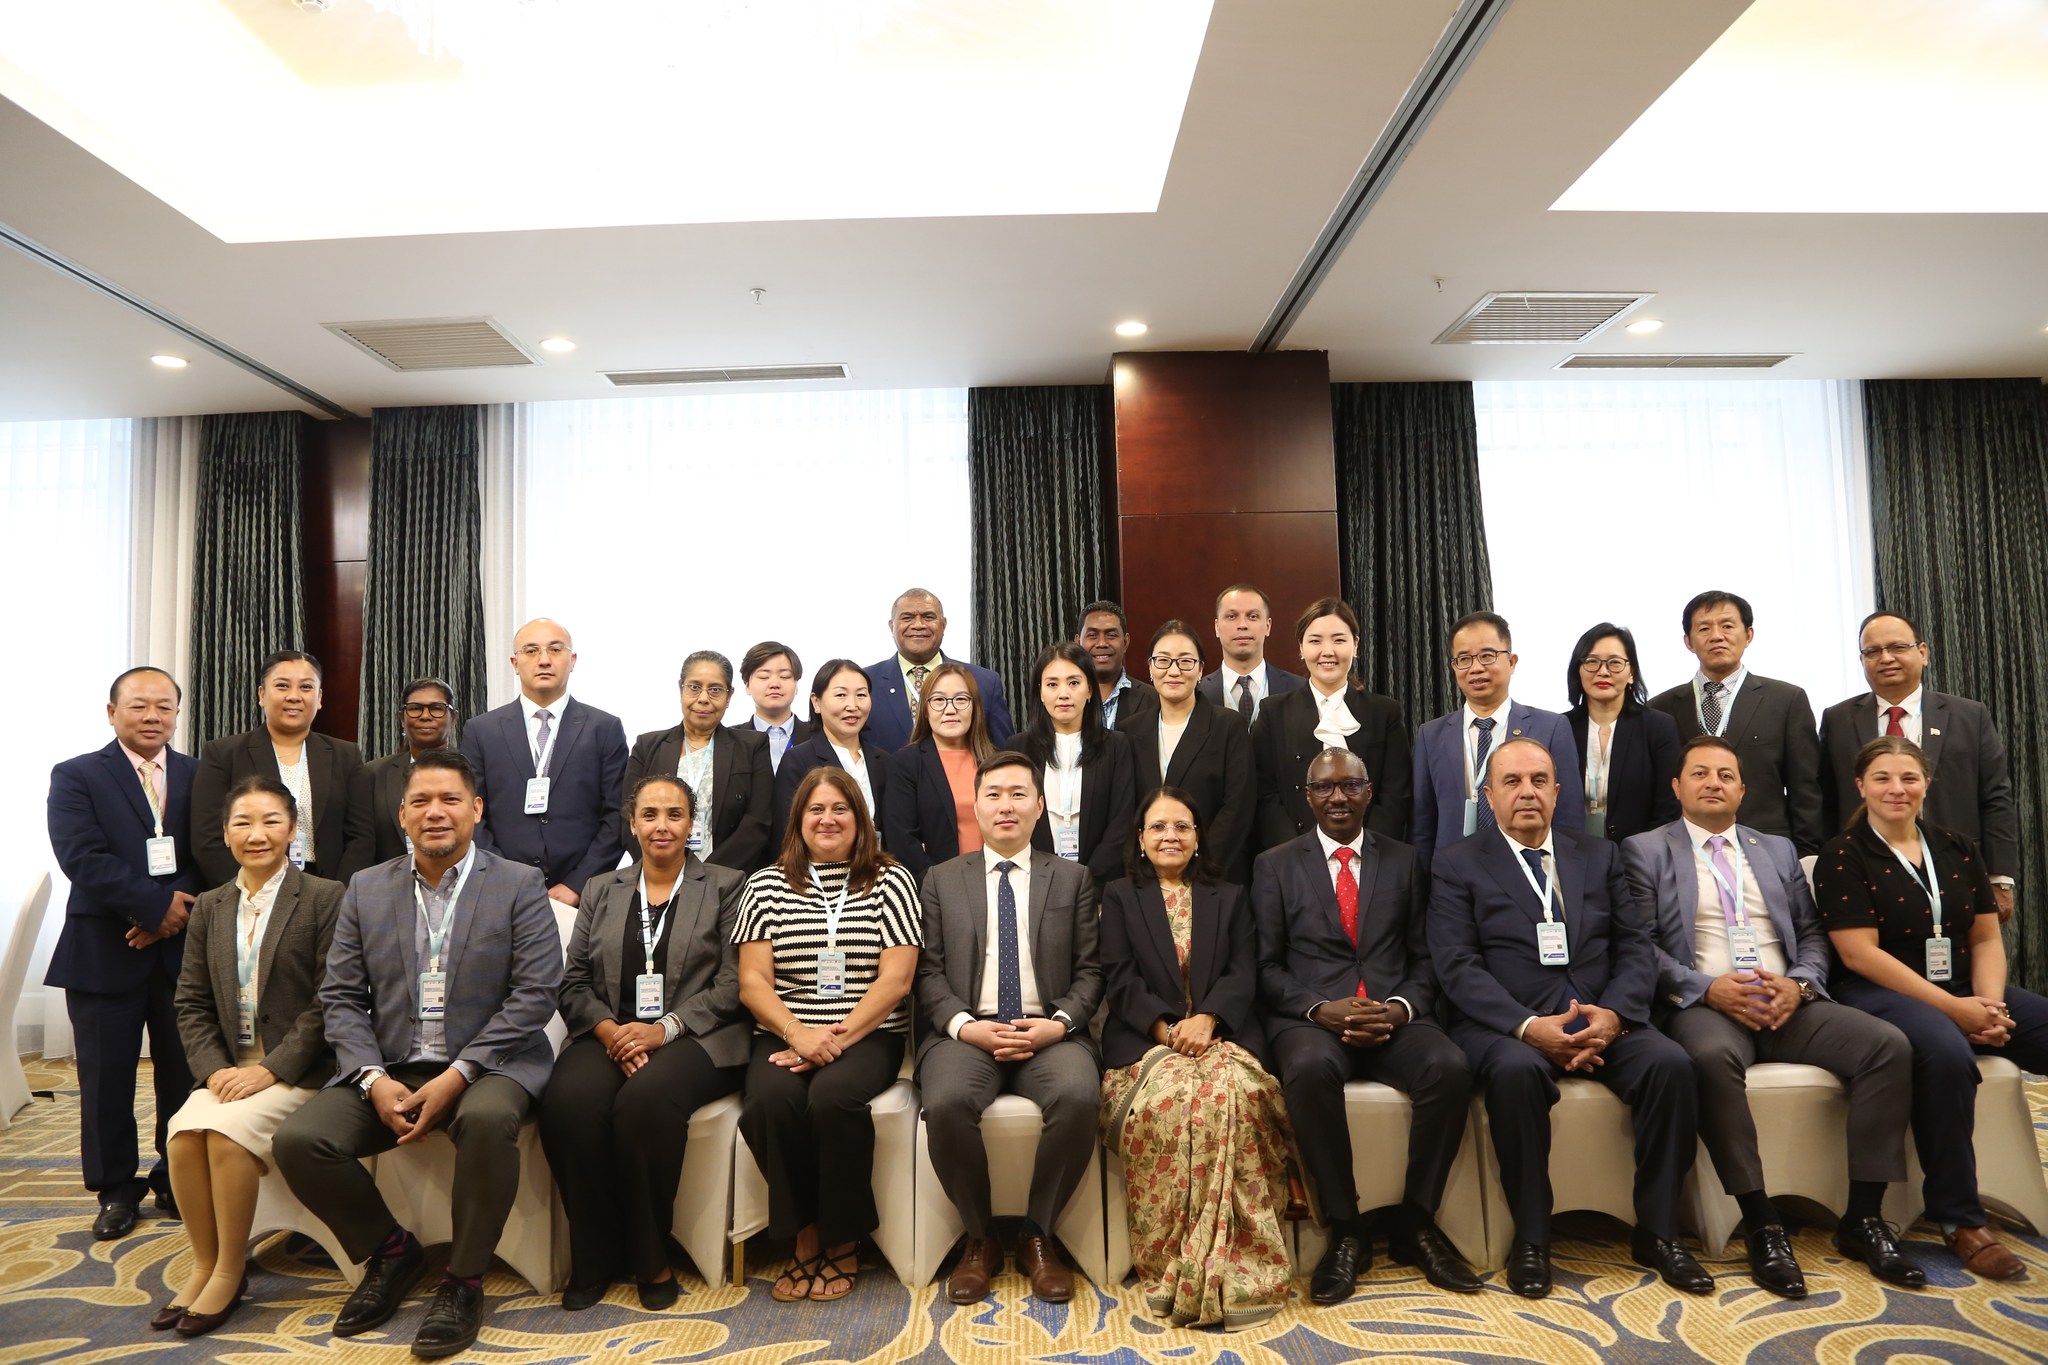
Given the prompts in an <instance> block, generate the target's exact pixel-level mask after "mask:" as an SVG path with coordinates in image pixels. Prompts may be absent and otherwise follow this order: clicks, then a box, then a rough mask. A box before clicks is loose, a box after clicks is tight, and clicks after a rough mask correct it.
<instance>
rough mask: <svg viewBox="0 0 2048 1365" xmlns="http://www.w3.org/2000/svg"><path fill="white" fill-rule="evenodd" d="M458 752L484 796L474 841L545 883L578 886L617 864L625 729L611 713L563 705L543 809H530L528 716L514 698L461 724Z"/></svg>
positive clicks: (575, 703)
mask: <svg viewBox="0 0 2048 1365" xmlns="http://www.w3.org/2000/svg"><path fill="white" fill-rule="evenodd" d="M462 756H463V757H464V758H467V759H468V760H469V761H470V762H471V763H472V764H474V765H475V767H476V776H477V793H478V794H479V795H480V796H482V797H483V799H484V818H483V823H482V824H480V825H478V826H477V830H476V841H477V843H478V844H479V845H481V846H482V847H484V848H487V849H489V850H490V851H491V852H493V853H495V854H497V855H498V856H499V857H501V858H509V859H510V860H512V861H513V862H515V863H525V864H526V865H527V866H529V867H537V868H539V869H540V873H541V878H542V880H543V881H544V882H545V883H546V884H547V885H548V886H558V885H563V884H566V885H568V886H571V887H574V888H577V889H579V890H580V889H581V888H582V886H583V884H584V883H585V882H587V881H589V880H590V879H591V878H592V877H595V876H597V875H598V874H599V873H600V872H610V871H611V870H612V869H614V868H616V867H617V866H618V865H619V855H620V854H622V853H623V852H624V851H625V843H624V839H623V834H622V831H621V829H620V815H619V808H620V806H621V805H622V804H623V803H624V801H625V783H626V727H625V726H624V725H621V724H620V723H619V718H618V717H617V716H615V715H613V714H612V713H611V712H609V711H600V710H598V709H597V708H596V707H595V706H590V705H588V704H586V703H584V702H580V701H577V700H576V699H575V698H574V697H571V698H570V699H569V703H568V705H567V707H566V708H564V710H563V712H562V715H561V717H560V725H559V728H557V729H556V731H555V733H554V748H553V750H552V751H551V752H550V753H549V755H548V813H547V814H546V815H528V814H526V813H525V810H526V783H527V780H528V779H529V778H531V777H533V776H534V770H533V746H532V744H531V743H530V741H529V738H528V732H527V729H526V714H525V712H523V711H522V710H520V707H519V703H518V702H516V701H513V702H507V703H506V704H505V705H503V706H500V707H498V708H496V709H495V710H491V711H486V712H484V714H482V715H481V716H478V717H476V718H475V719H474V720H472V721H470V722H469V723H468V724H467V725H465V726H463V727H462Z"/></svg>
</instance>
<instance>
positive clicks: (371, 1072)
mask: <svg viewBox="0 0 2048 1365" xmlns="http://www.w3.org/2000/svg"><path fill="white" fill-rule="evenodd" d="M383 1079H384V1071H383V1069H382V1068H381V1067H374V1066H366V1067H364V1068H363V1074H362V1075H360V1076H358V1077H356V1089H358V1090H360V1091H362V1093H363V1098H364V1099H368V1098H370V1091H371V1090H372V1089H374V1088H375V1087H376V1084H377V1082H379V1081H381V1080H383Z"/></svg>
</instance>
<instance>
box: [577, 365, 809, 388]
mask: <svg viewBox="0 0 2048 1365" xmlns="http://www.w3.org/2000/svg"><path fill="white" fill-rule="evenodd" d="M604 377H605V378H606V379H609V380H611V381H612V383H613V384H615V385H617V386H618V387H619V388H622V389H631V388H640V387H642V386H644V385H648V384H766V383H772V382H775V381H787V380H791V379H844V378H846V367H845V366H844V365H727V366H725V367H723V368H721V369H697V370H607V371H605V374H604Z"/></svg>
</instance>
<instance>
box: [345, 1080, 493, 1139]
mask: <svg viewBox="0 0 2048 1365" xmlns="http://www.w3.org/2000/svg"><path fill="white" fill-rule="evenodd" d="M467 1089H469V1080H468V1078H467V1077H465V1076H464V1075H463V1074H462V1072H461V1071H460V1070H458V1069H457V1068H455V1067H452V1066H451V1067H449V1068H448V1069H447V1070H445V1071H443V1072H442V1073H441V1074H440V1075H438V1076H436V1077H434V1079H433V1080H431V1081H428V1082H427V1083H426V1084H425V1085H423V1086H421V1087H420V1088H419V1089H417V1090H414V1089H412V1088H411V1087H409V1086H407V1085H406V1084H405V1082H403V1081H398V1080H393V1079H392V1078H391V1077H390V1076H389V1075H384V1076H379V1077H378V1078H377V1080H376V1082H375V1083H374V1084H373V1085H371V1087H370V1107H371V1108H373V1109H375V1110H376V1111H377V1117H378V1118H380V1119H382V1120H383V1121H384V1126H385V1127H386V1128H389V1129H390V1130H391V1131H392V1132H394V1133H396V1134H398V1141H399V1144H400V1145H401V1146H403V1145H404V1144H406V1143H409V1142H418V1141H419V1140H420V1139H422V1138H424V1137H426V1136H427V1135H428V1134H429V1133H431V1132H433V1131H434V1129H435V1128H436V1127H437V1126H439V1124H440V1122H441V1120H442V1119H444V1118H446V1117H448V1112H449V1111H450V1110H451V1109H453V1108H454V1107H455V1102H456V1101H457V1100H458V1099H461V1098H462V1092H463V1091H465V1090H467Z"/></svg>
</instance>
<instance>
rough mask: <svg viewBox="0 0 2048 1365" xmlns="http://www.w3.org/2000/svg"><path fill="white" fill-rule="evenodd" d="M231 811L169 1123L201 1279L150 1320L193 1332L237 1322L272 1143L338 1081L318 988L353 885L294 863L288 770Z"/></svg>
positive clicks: (253, 783)
mask: <svg viewBox="0 0 2048 1365" xmlns="http://www.w3.org/2000/svg"><path fill="white" fill-rule="evenodd" d="M223 810H224V812H225V815H224V818H223V821H222V836H223V839H224V842H225V844H226V846H227V849H228V851H229V852H230V853H231V854H233V855H234V859H235V862H236V864H237V865H238V866H239V868H240V871H239V872H237V873H236V875H235V879H234V880H233V881H231V882H229V883H227V884H226V885H225V886H218V887H215V888H214V889H213V890H211V891H208V892H206V893H204V894H203V895H201V896H200V897H199V899H198V901H197V902H196V903H195V904H194V905H193V907H192V919H191V922H190V923H189V924H188V925H187V926H186V939H187V941H186V944H185V966H184V969H183V971H182V972H181V973H180V974H179V977H178V992H177V997H176V1000H177V1009H178V1036H179V1038H180V1039H182V1040H183V1042H184V1044H185V1058H186V1060H187V1061H188V1062H190V1063H191V1067H192V1076H193V1079H194V1082H195V1084H194V1088H193V1091H192V1095H191V1097H190V1098H189V1099H187V1100H186V1101H185V1104H184V1106H183V1107H182V1108H180V1109H179V1110H178V1112H177V1115H176V1116H175V1117H174V1118H172V1119H171V1122H170V1126H169V1135H170V1141H169V1156H170V1167H171V1190H172V1192H173V1193H174V1194H175V1195H176V1196H177V1199H178V1208H179V1211H180V1212H181V1213H182V1215H183V1217H184V1223H185V1236H186V1237H187V1238H188V1239H189V1240H190V1241H191V1243H192V1274H191V1276H190V1278H188V1279H187V1280H186V1282H185V1287H184V1290H183V1292H181V1293H179V1294H178V1295H177V1297H176V1299H175V1300H174V1301H173V1302H172V1303H171V1304H170V1305H169V1306H168V1307H166V1308H164V1309H162V1310H161V1311H160V1312H158V1313H157V1314H156V1316H154V1317H153V1318H151V1319H150V1322H149V1325H150V1326H151V1327H154V1328H156V1329H157V1330H158V1331H167V1330H169V1329H171V1328H176V1329H177V1331H178V1333H179V1334H180V1335H181V1336H188V1337H194V1336H199V1335H202V1334H203V1333H206V1332H210V1331H212V1330H213V1329H214V1328H216V1327H218V1326H220V1325H221V1324H222V1323H223V1322H226V1321H227V1320H228V1318H229V1316H230V1315H232V1314H233V1313H234V1311H235V1309H236V1307H238V1306H239V1305H240V1304H241V1302H242V1296H243V1295H244V1294H246V1293H247V1292H248V1289H249V1276H248V1266H247V1263H248V1249H249V1227H250V1224H251V1223H252V1222H253V1221H254V1219H255V1215H256V1182H257V1181H258V1180H259V1179H260V1178H261V1177H262V1175H263V1173H264V1172H265V1171H266V1170H268V1169H269V1166H270V1139H271V1137H272V1135H273V1134H275V1133H276V1132H277V1127H278V1125H279V1124H281V1123H283V1122H284V1120H285V1119H286V1117H287V1116H289V1115H290V1114H291V1113H292V1112H293V1111H295V1110H296V1109H297V1108H298V1107H299V1106H300V1105H302V1104H304V1103H305V1102H306V1101H307V1100H309V1099H311V1098H312V1097H313V1095H314V1094H315V1092H317V1091H318V1090H319V1089H320V1087H321V1086H323V1085H325V1084H327V1082H328V1081H329V1080H330V1079H332V1078H333V1076H334V1053H333V1051H332V1050H330V1049H329V1048H328V1046H327V1039H326V1035H325V1032H324V1030H323V1028H322V1025H321V1016H320V1003H319V1000H318V998H317V992H318V991H319V988H320V978H321V976H322V975H323V973H324V971H325V966H326V962H327V945H328V943H329V941H330V940H332V939H333V937H334V919H335V915H336V912H337V911H338V909H339V908H340V905H341V895H342V886H341V883H340V882H333V881H328V880H327V879H325V878H323V877H309V876H307V875H306V874H305V873H303V872H300V871H299V870H298V869H297V868H295V867H293V866H292V864H291V860H290V856H289V855H290V852H291V846H292V836H293V833H294V831H295V830H296V829H297V826H298V804H297V803H296V802H295V801H294V800H293V799H292V794H291V791H290V789H289V788H287V787H286V786H285V785H284V784H283V783H282V782H280V781H278V780H277V779H276V778H274V777H246V778H244V779H242V780H241V781H240V782H238V783H236V784H235V786H234V787H233V789H232V790H230V791H229V792H228V794H227V799H226V803H225V805H224V807H223Z"/></svg>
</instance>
